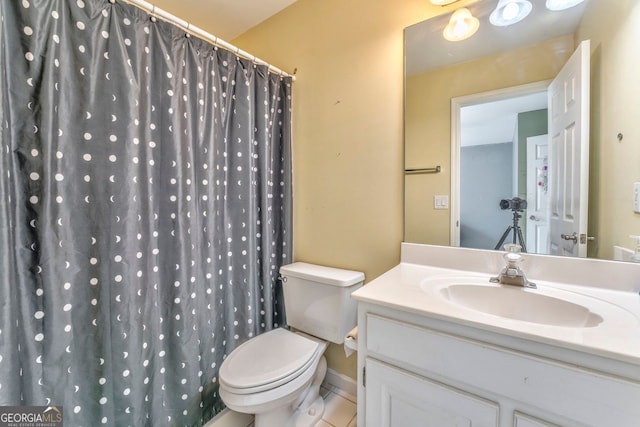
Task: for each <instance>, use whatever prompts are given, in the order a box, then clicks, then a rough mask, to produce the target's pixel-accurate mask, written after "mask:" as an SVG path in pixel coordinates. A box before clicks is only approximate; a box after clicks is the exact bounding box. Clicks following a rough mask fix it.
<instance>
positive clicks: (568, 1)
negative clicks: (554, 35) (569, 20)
mask: <svg viewBox="0 0 640 427" xmlns="http://www.w3.org/2000/svg"><path fill="white" fill-rule="evenodd" d="M583 1H584V0H547V9H549V10H565V9H569V8H570V7H573V6H577V5H578V4H580V3H582V2H583Z"/></svg>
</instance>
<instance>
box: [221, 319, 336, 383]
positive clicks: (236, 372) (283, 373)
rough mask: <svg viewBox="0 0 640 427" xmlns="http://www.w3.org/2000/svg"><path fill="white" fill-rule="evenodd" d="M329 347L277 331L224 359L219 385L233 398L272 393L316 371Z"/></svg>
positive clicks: (312, 340)
mask: <svg viewBox="0 0 640 427" xmlns="http://www.w3.org/2000/svg"><path fill="white" fill-rule="evenodd" d="M325 347H326V345H322V344H321V342H319V341H316V340H314V339H312V338H311V337H308V336H303V335H301V334H297V333H294V332H290V331H288V330H286V329H283V328H278V329H274V330H272V331H269V332H266V333H264V334H261V335H258V336H257V337H255V338H252V339H250V340H249V341H247V342H245V343H243V344H242V345H240V346H239V347H238V348H236V349H235V350H234V351H232V352H231V354H230V355H229V356H227V358H226V359H225V361H224V363H223V364H222V366H221V368H220V383H221V386H223V387H224V388H225V389H226V390H227V391H228V392H230V393H234V394H241V395H244V394H253V393H259V392H263V391H266V390H271V389H274V388H276V387H279V386H281V385H282V384H285V383H288V382H290V381H292V380H294V379H295V378H297V377H299V376H300V375H301V374H302V373H303V372H305V371H307V370H308V369H310V368H311V367H315V364H316V362H317V361H318V359H319V357H318V356H319V354H318V353H320V355H321V354H322V353H323V352H324V349H325Z"/></svg>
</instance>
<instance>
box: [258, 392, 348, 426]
mask: <svg viewBox="0 0 640 427" xmlns="http://www.w3.org/2000/svg"><path fill="white" fill-rule="evenodd" d="M320 394H322V397H323V398H324V405H325V406H324V414H323V415H322V419H321V420H320V421H319V422H318V423H317V424H316V427H356V397H355V396H353V395H351V394H349V393H347V392H345V391H343V390H340V389H338V388H335V387H325V386H324V385H323V386H322V387H320ZM247 427H253V423H251V424H249V426H247Z"/></svg>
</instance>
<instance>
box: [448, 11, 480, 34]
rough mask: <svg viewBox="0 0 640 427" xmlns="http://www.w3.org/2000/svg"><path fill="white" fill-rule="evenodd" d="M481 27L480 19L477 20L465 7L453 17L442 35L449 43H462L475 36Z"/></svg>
mask: <svg viewBox="0 0 640 427" xmlns="http://www.w3.org/2000/svg"><path fill="white" fill-rule="evenodd" d="M479 26H480V21H478V18H475V17H474V16H473V15H472V14H471V12H470V11H469V9H467V8H464V7H463V8H460V9H458V10H456V11H455V12H454V13H453V15H451V19H450V20H449V24H448V25H447V26H446V27H445V29H444V31H443V32H442V35H443V37H444V38H445V39H447V40H449V41H454V42H455V41H461V40H464V39H467V38H469V37H471V36H472V35H474V34H475V33H476V31H478V28H479Z"/></svg>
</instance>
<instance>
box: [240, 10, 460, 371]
mask: <svg viewBox="0 0 640 427" xmlns="http://www.w3.org/2000/svg"><path fill="white" fill-rule="evenodd" d="M449 9H450V8H449ZM449 9H442V8H438V7H434V6H431V5H430V4H429V3H428V2H427V1H425V0H403V1H401V2H398V1H397V0H349V1H344V0H299V1H298V2H296V3H295V4H294V5H292V6H290V7H289V8H287V9H285V10H284V11H282V12H281V13H279V14H278V15H276V16H274V17H273V18H271V19H269V20H267V21H266V22H264V23H262V24H261V25H259V26H258V27H256V28H254V29H252V30H250V31H249V32H247V33H246V34H244V35H242V36H241V37H239V38H237V39H235V40H233V41H232V42H233V43H234V44H236V45H237V46H239V47H240V48H242V49H245V50H247V51H249V52H251V53H252V54H255V55H257V56H258V57H260V58H263V59H265V60H267V61H269V62H271V63H273V64H274V65H277V66H278V67H280V68H282V69H284V70H287V71H289V72H293V71H294V70H297V72H296V81H295V84H294V92H293V93H294V97H293V102H294V110H293V118H294V125H293V147H294V257H295V259H296V260H298V261H306V262H312V263H318V264H324V265H330V266H336V267H341V268H348V269H354V270H359V271H363V272H364V273H365V275H366V278H367V281H370V280H371V279H373V278H375V277H377V276H378V275H380V274H381V273H383V272H384V271H386V270H388V269H389V268H391V267H393V266H394V265H396V264H397V263H398V262H399V258H400V242H401V241H402V235H403V209H402V203H403V183H402V175H403V174H402V167H403V117H402V115H403V29H404V27H406V26H408V25H412V24H414V23H416V22H419V21H422V20H424V19H426V18H427V17H430V16H432V15H433V14H434V13H435V12H438V13H440V12H442V11H443V10H449ZM327 355H328V361H329V367H330V368H333V369H335V370H337V371H339V372H341V373H344V374H347V375H349V376H351V377H354V378H355V376H356V358H355V357H351V358H349V359H345V357H344V352H343V350H342V348H341V347H339V346H332V347H331V348H330V349H329V351H328V352H327Z"/></svg>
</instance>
